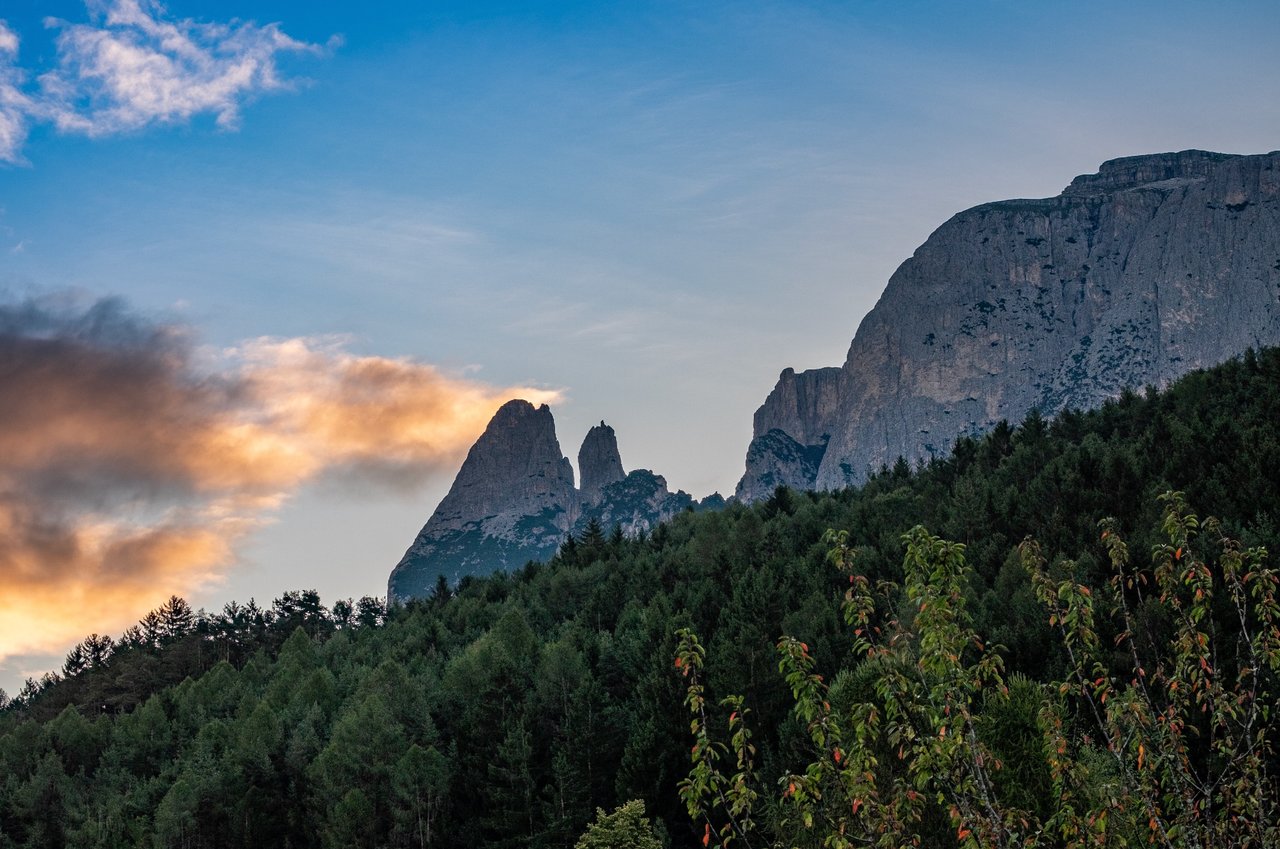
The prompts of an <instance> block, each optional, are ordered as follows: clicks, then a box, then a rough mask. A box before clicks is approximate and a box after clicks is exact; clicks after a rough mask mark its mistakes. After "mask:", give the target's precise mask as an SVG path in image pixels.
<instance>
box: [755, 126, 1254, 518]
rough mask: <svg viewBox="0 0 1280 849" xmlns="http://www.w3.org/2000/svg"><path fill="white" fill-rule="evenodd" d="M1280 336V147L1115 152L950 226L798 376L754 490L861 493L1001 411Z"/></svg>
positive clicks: (1149, 379) (1095, 400)
mask: <svg viewBox="0 0 1280 849" xmlns="http://www.w3.org/2000/svg"><path fill="white" fill-rule="evenodd" d="M1278 342H1280V152H1276V153H1269V154H1262V155H1256V156H1232V155H1226V154H1217V153H1206V152H1204V151H1184V152H1181V153H1168V154H1157V155H1153V156H1137V157H1128V158H1125V159H1117V160H1112V161H1110V162H1106V163H1104V164H1103V165H1102V167H1101V168H1100V169H1099V172H1098V173H1097V174H1092V175H1086V176H1083V177H1078V178H1076V179H1075V180H1074V181H1072V183H1071V185H1070V186H1068V187H1067V188H1066V189H1065V190H1064V191H1063V193H1062V194H1060V195H1058V196H1057V197H1053V198H1047V199H1042V200H1010V201H1000V202H997V203H989V204H985V205H983V206H978V207H975V208H973V209H970V210H967V211H965V212H961V213H960V214H958V215H956V216H955V217H953V218H952V219H951V220H950V221H948V222H946V223H945V224H943V225H942V226H941V227H939V228H938V230H937V231H935V232H934V233H933V235H931V236H930V237H929V239H928V240H927V241H926V242H925V243H924V244H923V245H922V246H921V247H920V248H919V249H918V250H917V251H916V253H915V255H914V256H912V257H911V258H910V259H908V260H907V261H906V262H904V263H903V264H902V265H901V266H900V267H899V268H898V270H897V271H896V272H895V273H894V275H893V276H892V277H891V278H890V280H889V283H888V286H887V287H886V288H885V291H884V294H883V295H882V296H881V298H880V301H879V303H877V304H876V306H875V308H874V309H873V310H872V311H871V312H870V313H868V314H867V316H866V318H865V319H864V320H863V322H862V325H861V326H860V327H859V328H858V331H857V333H856V335H855V336H854V339H853V343H852V344H851V345H850V348H849V354H848V357H847V359H846V360H845V364H844V366H843V367H842V368H840V369H839V370H835V369H817V370H813V371H806V372H801V373H799V374H796V373H794V372H792V371H791V370H790V369H788V370H787V371H785V372H783V374H782V377H781V379H780V380H779V382H778V386H777V388H775V389H774V391H773V393H771V394H770V396H769V399H768V400H766V402H765V404H764V405H763V406H762V407H761V408H760V410H759V412H757V414H756V420H755V438H754V439H753V440H752V444H751V447H750V448H749V449H748V456H747V470H746V474H745V475H744V477H743V479H742V483H740V484H739V487H738V495H739V497H740V498H742V499H744V500H752V499H754V498H760V497H763V496H764V495H767V494H768V493H769V492H771V491H772V489H773V486H776V485H777V484H778V483H785V484H787V485H789V486H795V487H800V488H810V487H817V488H824V489H829V488H838V487H842V486H847V485H849V484H854V483H857V482H859V481H861V480H863V479H864V478H865V477H866V475H867V473H868V471H869V470H872V469H875V468H878V467H879V466H880V465H881V464H884V463H888V464H892V463H893V462H894V460H895V459H896V458H897V457H898V456H903V457H906V458H907V459H909V460H915V459H917V458H928V457H930V456H933V455H943V454H946V453H947V452H948V451H949V450H950V448H951V446H952V444H953V443H954V441H955V439H956V438H957V437H959V436H961V435H964V434H977V433H981V432H983V431H985V430H987V429H988V428H990V427H992V426H994V425H995V424H996V423H997V422H999V421H1000V420H1001V419H1008V420H1010V421H1017V420H1020V419H1021V418H1022V417H1023V416H1024V415H1025V414H1026V413H1027V412H1029V411H1030V410H1032V409H1039V410H1040V411H1041V412H1044V413H1046V414H1053V413H1055V412H1057V411H1059V410H1061V409H1063V408H1064V407H1068V406H1070V407H1091V406H1095V405H1097V404H1099V403H1101V402H1102V401H1104V400H1105V399H1107V398H1111V397H1115V396H1116V395H1118V394H1119V393H1120V392H1121V391H1122V390H1123V389H1124V388H1125V387H1142V386H1144V385H1147V384H1155V385H1164V384H1166V383H1168V382H1169V381H1170V380H1172V379H1173V378H1175V377H1178V376H1180V375H1182V374H1184V373H1186V372H1188V371H1191V370H1193V369H1196V368H1200V367H1203V366H1208V365H1212V364H1215V363H1218V362H1221V361H1223V360H1225V359H1228V358H1230V357H1232V356H1234V355H1237V354H1239V353H1241V352H1242V351H1244V350H1245V349H1246V348H1248V347H1250V346H1254V347H1258V346H1262V345H1274V344H1277V343H1278ZM833 372H834V374H833ZM783 437H786V439H783ZM824 437H825V439H824ZM815 457H817V458H818V459H817V462H816V463H815V462H814V458H815ZM811 470H812V471H811ZM769 484H772V485H773V486H770V485H769Z"/></svg>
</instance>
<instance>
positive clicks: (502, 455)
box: [387, 401, 578, 598]
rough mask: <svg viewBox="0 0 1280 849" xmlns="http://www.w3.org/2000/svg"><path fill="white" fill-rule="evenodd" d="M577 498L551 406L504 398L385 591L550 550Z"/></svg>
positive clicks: (421, 586) (416, 587) (423, 589)
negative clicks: (561, 450) (535, 406)
mask: <svg viewBox="0 0 1280 849" xmlns="http://www.w3.org/2000/svg"><path fill="white" fill-rule="evenodd" d="M577 504H578V499H577V490H575V489H574V486H573V467H572V466H571V465H569V461H568V460H567V459H566V458H565V457H564V455H563V454H562V453H561V452H560V443H559V441H558V440H557V439H556V426H555V421H554V420H553V419H552V417H551V409H550V408H549V407H548V406H547V405H545V404H543V405H542V406H541V407H538V408H536V409H535V408H534V406H533V405H532V404H530V403H529V402H528V401H508V402H507V403H506V404H504V405H503V406H502V407H501V408H500V409H499V410H498V412H497V413H496V414H495V415H494V417H493V419H492V420H491V421H490V422H489V426H488V427H487V428H485V431H484V433H483V434H481V436H480V438H479V439H478V440H476V443H475V445H473V446H471V451H470V452H468V454H467V459H466V460H465V461H464V462H463V464H462V469H461V470H460V471H459V472H458V476H457V478H455V479H454V482H453V486H452V487H451V488H450V489H449V494H448V495H446V496H445V497H444V500H443V501H441V502H440V506H439V507H437V508H436V510H435V512H434V513H432V514H431V518H429V519H428V520H427V523H426V525H425V526H424V527H423V528H422V531H421V532H419V534H418V537H417V539H415V540H414V542H413V545H411V546H410V547H409V550H408V551H406V552H405V555H404V557H403V558H402V559H401V561H400V563H399V564H398V565H397V566H396V567H395V569H394V570H393V571H392V572H391V578H390V580H389V582H388V590H387V592H388V595H389V596H390V597H393V598H411V597H414V596H421V595H426V594H428V593H429V592H430V590H431V589H432V587H433V586H434V583H435V579H436V575H437V574H443V575H445V576H446V577H448V578H450V579H451V580H455V581H456V580H457V579H458V578H459V577H461V576H462V575H464V574H472V573H483V572H492V571H494V570H496V569H502V568H514V567H518V566H523V565H524V563H525V562H526V561H527V560H531V559H533V560H538V559H542V558H545V557H550V556H551V555H552V554H554V553H555V552H556V549H557V548H559V546H560V542H561V540H562V539H563V538H564V534H565V532H566V531H568V529H569V528H570V527H572V526H573V522H574V521H575V520H576V519H577Z"/></svg>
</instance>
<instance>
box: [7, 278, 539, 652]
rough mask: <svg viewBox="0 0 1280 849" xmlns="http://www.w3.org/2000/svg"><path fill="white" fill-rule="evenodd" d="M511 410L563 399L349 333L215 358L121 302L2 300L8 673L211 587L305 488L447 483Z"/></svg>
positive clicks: (270, 343) (268, 343)
mask: <svg viewBox="0 0 1280 849" xmlns="http://www.w3.org/2000/svg"><path fill="white" fill-rule="evenodd" d="M512 397H524V398H527V399H529V400H531V401H535V402H548V401H554V400H556V399H557V397H558V396H557V393H555V392H550V391H547V390H540V389H537V388H533V387H507V388H498V387H493V386H489V385H486V384H483V383H480V382H477V381H475V380H471V379H467V378H463V377H457V376H452V375H448V374H445V373H443V372H441V371H440V370H438V369H436V368H435V367H433V366H431V365H428V364H425V363H421V362H417V361H414V360H410V359H405V358H387V357H374V356H359V355H356V354H353V353H351V352H350V351H349V350H348V349H347V347H346V345H345V343H344V340H342V339H339V338H323V339H256V340H252V341H249V342H246V343H244V344H243V345H239V346H236V347H234V348H231V349H227V350H221V351H209V350H204V349H201V348H199V347H197V346H196V345H195V344H194V337H193V333H192V331H191V329H190V328H187V327H183V326H176V325H166V324H157V323H152V322H148V321H146V320H143V319H141V318H139V317H137V316H136V315H133V314H132V313H130V312H129V311H128V309H127V308H126V307H125V305H124V304H123V303H121V302H120V301H117V300H103V301H98V302H96V303H92V304H84V303H82V302H79V301H77V300H76V299H74V298H70V297H66V296H61V297H54V298H44V299H40V300H26V301H22V302H18V303H10V304H7V305H0V660H3V659H4V658H5V657H7V656H14V655H19V654H30V653H34V652H41V651H50V650H56V649H57V648H58V647H60V646H64V645H66V644H68V643H70V642H72V641H74V640H75V639H78V638H79V637H82V636H83V635H84V634H85V633H87V632H88V631H90V630H95V629H96V630H99V631H110V630H118V629H119V628H121V627H123V626H124V625H126V624H128V623H129V622H131V621H133V620H135V619H136V618H137V617H138V615H139V614H140V613H142V612H145V611H146V610H147V609H150V608H151V607H154V606H156V605H157V604H158V603H160V602H162V601H163V600H164V599H165V598H167V597H168V596H169V595H170V594H174V593H177V594H189V593H191V592H192V591H194V590H196V589H198V588H200V587H201V586H204V585H206V584H208V583H209V582H211V581H216V580H217V579H218V578H219V577H220V576H221V575H222V574H224V573H225V571H226V570H227V569H228V568H229V567H231V566H232V565H233V564H234V562H235V559H236V548H237V545H238V544H239V543H240V542H241V541H243V540H244V538H245V537H246V535H247V534H249V533H251V532H252V531H253V530H254V529H255V528H258V527H260V526H261V525H262V524H263V523H265V522H267V521H270V518H271V512H272V510H273V509H274V508H275V507H278V506H279V505H280V504H281V503H283V502H284V501H285V500H287V499H288V497H289V496H290V495H291V494H292V493H294V492H295V491H297V489H298V487H300V486H302V485H304V484H306V483H307V482H309V481H313V480H315V479H317V478H319V477H321V476H325V475H342V476H355V477H358V478H360V479H362V480H365V481H368V482H372V483H373V484H377V485H384V486H391V487H396V488H404V487H411V486H415V485H418V484H421V483H423V482H424V481H426V480H427V479H429V478H430V477H431V476H432V475H434V474H438V473H441V472H444V471H447V470H448V469H450V468H451V467H452V466H454V465H455V464H456V463H457V462H458V460H459V458H460V457H461V456H462V454H463V453H464V452H465V451H466V449H467V448H468V446H469V445H470V444H471V443H472V442H473V441H474V439H475V438H476V436H477V435H478V434H479V433H480V432H481V431H482V430H483V428H484V425H485V423H486V422H487V421H488V419H489V418H490V417H491V416H492V414H493V412H494V410H495V409H496V408H497V407H498V406H500V405H501V404H502V403H503V402H504V401H506V400H508V399H509V398H512Z"/></svg>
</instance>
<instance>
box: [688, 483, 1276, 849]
mask: <svg viewBox="0 0 1280 849" xmlns="http://www.w3.org/2000/svg"><path fill="white" fill-rule="evenodd" d="M1160 501H1161V502H1163V504H1164V518H1163V521H1162V522H1161V531H1162V533H1163V534H1164V535H1165V537H1166V540H1167V541H1165V542H1161V543H1158V544H1156V545H1155V546H1154V547H1153V549H1152V561H1153V564H1154V565H1153V568H1152V569H1151V570H1144V569H1134V568H1132V567H1131V565H1130V562H1129V553H1128V546H1127V545H1126V544H1125V543H1124V542H1123V540H1121V539H1120V537H1119V535H1118V533H1117V531H1116V529H1115V522H1114V520H1111V519H1107V520H1104V521H1103V522H1102V523H1101V526H1102V529H1103V530H1102V542H1103V543H1104V544H1105V545H1106V547H1107V550H1108V551H1109V553H1110V559H1111V563H1112V567H1113V570H1114V573H1113V579H1112V581H1111V583H1110V585H1109V588H1108V589H1109V590H1110V592H1111V594H1112V598H1111V599H1109V607H1110V608H1111V610H1112V611H1113V612H1114V614H1115V616H1116V618H1117V619H1118V620H1119V622H1120V624H1121V630H1120V631H1119V633H1118V634H1117V635H1116V637H1115V639H1114V644H1115V645H1116V646H1118V647H1121V648H1122V650H1123V654H1122V655H1121V657H1119V658H1117V657H1115V656H1112V655H1110V654H1108V653H1107V652H1105V651H1104V650H1103V642H1102V640H1101V639H1100V637H1099V631H1098V618H1099V617H1098V616H1097V607H1096V604H1097V603H1096V602H1095V595H1096V594H1095V591H1094V589H1093V588H1090V587H1089V586H1087V585H1085V584H1083V583H1080V582H1079V581H1078V580H1077V579H1076V577H1075V573H1076V572H1077V569H1076V566H1075V564H1073V563H1070V562H1063V563H1061V564H1058V566H1057V567H1056V568H1054V569H1050V568H1049V567H1048V566H1047V565H1046V563H1045V562H1044V560H1043V558H1042V557H1041V555H1040V548H1039V546H1038V545H1037V544H1036V543H1035V542H1034V541H1032V540H1030V539H1028V540H1026V541H1024V543H1023V544H1022V546H1021V552H1022V558H1023V561H1024V564H1025V566H1026V568H1027V570H1028V572H1029V573H1030V576H1031V579H1032V582H1033V585H1034V587H1035V589H1036V593H1037V596H1038V597H1039V598H1040V600H1041V601H1042V602H1043V604H1044V605H1045V607H1046V609H1047V612H1048V618H1049V621H1050V623H1051V624H1052V625H1053V626H1055V627H1057V628H1058V629H1059V633H1060V634H1061V637H1062V640H1063V644H1064V646H1065V648H1066V651H1067V654H1068V656H1069V658H1070V668H1069V677H1068V678H1067V680H1065V681H1061V682H1056V681H1055V682H1050V683H1049V684H1048V685H1041V684H1036V683H1034V682H1032V681H1030V680H1028V679H1026V678H1025V677H1022V676H1019V677H1016V678H1014V679H1013V681H1012V687H1010V686H1007V685H1006V684H1005V682H1004V680H1003V678H1002V674H1001V671H1002V663H1001V660H1000V657H999V654H998V651H999V649H998V648H996V647H988V646H986V645H984V644H983V642H982V641H981V639H980V638H979V636H978V634H977V632H976V631H974V630H973V629H972V626H971V620H970V618H969V615H968V613H967V609H966V608H967V603H966V595H967V591H968V569H967V567H966V566H965V562H964V557H963V552H964V546H962V545H959V544H957V543H952V542H947V541H945V540H942V539H939V538H937V537H934V536H932V535H930V534H929V533H928V532H926V531H925V530H924V529H923V528H921V527H916V528H914V529H912V530H911V531H910V532H908V533H907V534H906V535H905V537H904V542H905V543H906V556H905V558H904V562H903V575H904V580H903V583H902V585H901V587H899V586H897V585H895V584H893V583H890V582H882V583H881V585H880V587H879V595H880V596H881V598H880V599H877V598H875V597H874V595H873V593H872V591H871V589H870V585H869V582H868V581H867V579H866V577H865V576H864V575H861V574H859V573H858V572H857V571H856V568H855V556H854V552H853V551H852V550H851V549H850V547H849V545H848V535H847V534H846V533H843V532H842V533H839V534H837V533H834V532H831V531H828V533H827V536H826V538H825V540H826V542H828V544H831V545H832V548H831V550H830V559H831V560H832V561H833V562H834V563H835V564H836V565H837V566H838V567H840V569H841V571H842V572H844V573H846V574H847V575H848V580H849V588H848V589H847V590H846V593H845V599H844V603H843V610H844V615H845V621H846V623H847V624H848V625H849V626H850V627H851V628H852V629H853V634H854V638H855V639H854V654H855V657H860V658H862V659H861V660H860V661H859V665H858V667H855V670H854V671H855V672H856V671H859V670H861V671H865V672H866V673H867V674H866V676H865V680H866V681H868V682H870V683H871V686H870V687H866V686H862V687H858V686H856V685H854V684H853V680H854V679H852V678H851V677H849V672H848V671H846V672H844V673H842V675H841V678H839V679H837V680H838V682H840V684H841V686H840V688H839V689H840V692H839V697H838V698H837V697H836V696H835V695H834V694H833V693H832V691H831V689H829V688H828V686H827V684H826V683H825V682H824V679H823V677H822V675H820V674H817V673H816V672H815V671H814V667H815V659H814V657H813V655H812V654H811V652H810V649H809V646H808V645H807V644H806V643H804V642H802V641H800V640H798V639H796V638H794V637H783V638H782V640H781V641H780V642H779V643H778V651H779V654H780V656H781V661H780V663H779V669H780V671H781V672H782V673H783V675H784V677H785V679H786V681H787V684H788V686H789V687H790V689H791V692H792V696H793V698H794V700H795V704H794V709H793V710H794V715H795V717H796V719H797V720H798V721H799V722H800V723H801V724H802V726H803V727H804V729H805V731H806V733H807V734H808V736H809V740H810V743H811V748H810V759H809V761H808V763H807V764H806V766H805V767H804V769H803V770H802V771H799V772H790V773H787V774H784V775H783V776H782V778H781V779H780V784H781V785H782V787H783V789H782V791H781V793H780V795H779V801H781V802H782V803H783V805H784V808H783V810H782V813H781V816H780V817H778V818H777V819H776V820H775V821H774V822H772V823H770V825H771V826H772V833H771V834H770V835H768V836H765V837H764V838H763V839H764V841H765V842H766V843H768V844H769V845H773V844H776V843H779V842H782V841H787V842H791V843H792V844H793V845H794V844H796V843H799V844H812V845H820V846H824V847H834V848H835V849H849V847H854V846H860V845H867V844H874V845H877V846H898V845H903V844H909V845H913V846H925V845H940V844H942V845H947V844H951V843H953V842H954V843H955V844H958V845H959V846H962V847H965V849H977V847H1034V846H1046V847H1047V846H1065V847H1068V848H1069V849H1072V848H1073V847H1086V846H1128V845H1132V844H1134V843H1136V842H1146V843H1150V844H1155V845H1160V846H1166V847H1169V849H1175V848H1176V847H1186V846H1196V847H1210V846H1223V847H1265V846H1274V845H1276V844H1277V841H1280V780H1278V779H1277V777H1276V776H1275V774H1274V758H1275V753H1276V751H1277V749H1276V746H1277V743H1278V742H1280V739H1278V738H1280V723H1278V722H1277V720H1276V719H1275V718H1273V717H1272V715H1271V708H1272V706H1274V705H1275V704H1276V703H1277V702H1278V701H1280V680H1278V679H1277V673H1278V672H1280V602H1278V601H1277V591H1278V589H1280V573H1277V572H1276V570H1273V569H1271V568H1269V567H1268V566H1267V565H1266V559H1267V556H1266V551H1265V550H1263V549H1261V548H1249V549H1244V548H1243V547H1242V546H1241V545H1240V544H1239V543H1238V542H1237V541H1235V540H1233V539H1230V538H1228V537H1225V536H1221V535H1220V528H1221V523H1220V522H1219V521H1218V520H1216V519H1207V520H1205V522H1204V523H1203V525H1202V524H1201V523H1200V522H1199V520H1198V519H1197V517H1196V516H1195V515H1194V514H1193V513H1191V512H1190V510H1189V509H1188V507H1187V505H1186V502H1185V499H1184V497H1183V495H1182V493H1180V492H1176V491H1171V492H1167V493H1165V494H1164V495H1162V496H1161V498H1160ZM1201 530H1212V531H1214V532H1216V533H1218V534H1219V535H1218V536H1217V538H1216V539H1214V540H1212V541H1211V542H1208V543H1206V542H1204V541H1201V540H1199V539H1198V536H1199V532H1200V531H1201ZM1206 549H1213V550H1214V551H1216V553H1217V557H1216V561H1217V562H1216V563H1213V562H1211V560H1209V559H1207V558H1205V557H1203V556H1202V554H1201V552H1202V551H1204V550H1206ZM1148 594H1150V595H1152V596H1154V603H1155V606H1156V611H1157V612H1158V613H1160V614H1163V615H1165V616H1167V617H1168V618H1169V619H1170V620H1171V626H1172V631H1173V637H1172V639H1171V640H1169V641H1168V642H1166V643H1163V644H1161V643H1159V642H1157V641H1153V640H1144V639H1142V638H1141V637H1140V635H1138V634H1137V633H1135V627H1136V617H1135V615H1134V605H1135V604H1141V603H1142V601H1143V599H1144V596H1145V595H1148ZM1215 594H1216V595H1219V596H1225V598H1217V599H1215ZM882 609H885V610H887V611H889V612H888V614H887V615H886V616H884V617H883V618H884V624H883V626H881V625H879V624H877V621H878V619H880V618H882V617H880V616H878V613H879V611H881V610H882ZM678 637H679V645H678V648H677V651H676V654H675V658H676V666H677V668H678V669H679V671H680V673H681V674H682V675H683V676H684V677H685V678H686V679H687V681H688V684H687V689H686V692H687V696H686V705H687V706H688V708H689V711H690V713H691V715H692V716H693V720H692V724H691V730H692V732H693V739H694V746H693V750H692V755H691V760H692V764H693V766H692V769H691V770H690V772H689V777H688V778H687V779H685V781H684V782H682V784H681V790H682V794H683V796H684V798H685V801H686V804H687V807H688V810H689V813H690V815H691V817H693V819H694V820H695V821H701V820H704V819H705V820H706V821H707V822H706V825H704V829H705V838H704V844H705V843H709V842H710V840H711V839H712V838H713V837H714V838H716V839H717V841H718V842H719V843H720V844H721V845H725V846H727V845H729V843H730V842H732V841H733V840H741V841H743V842H746V843H748V844H749V843H750V841H751V839H752V838H753V837H755V835H752V833H751V832H752V831H753V827H754V825H755V823H754V821H753V816H754V815H755V807H756V805H755V803H756V800H757V798H758V797H757V795H756V794H755V793H753V792H752V791H751V790H750V789H749V788H750V785H751V783H752V781H753V771H752V764H751V758H750V757H749V754H747V753H742V754H740V755H739V757H738V759H737V763H736V764H735V765H734V766H732V767H730V768H728V769H722V768H721V766H720V765H719V764H718V762H719V761H721V760H723V756H724V754H725V753H726V752H727V751H728V749H729V746H726V745H725V744H723V743H720V742H718V741H717V740H715V739H714V738H713V737H712V735H711V734H710V733H709V732H708V727H709V722H710V720H709V719H708V715H707V710H706V699H705V695H704V688H703V686H702V684H701V678H702V674H703V670H704V666H705V654H704V652H703V651H702V648H701V646H700V645H699V643H698V640H697V638H696V636H695V635H694V634H693V632H692V631H690V630H689V629H681V630H680V631H679V632H678ZM833 699H834V702H835V706H834V707H833V703H832V702H833ZM723 705H724V706H725V707H727V708H730V709H731V710H732V713H731V714H730V717H729V723H728V725H729V733H730V735H732V739H733V742H732V743H731V744H729V745H730V746H732V747H734V749H735V750H737V751H739V752H742V749H741V748H740V746H741V743H740V742H739V741H740V740H743V739H748V738H747V735H746V732H745V730H742V729H740V728H739V727H738V726H737V725H736V724H735V722H736V720H737V718H738V717H740V716H741V714H742V712H743V710H744V709H743V705H742V700H741V699H740V698H738V697H733V696H730V697H726V698H725V699H724V701H723ZM752 753H753V752H752ZM941 811H945V813H946V817H947V819H948V820H949V823H950V827H951V829H953V830H954V836H951V835H950V834H947V833H945V832H941V831H940V830H939V829H938V827H937V825H936V823H937V821H938V819H939V817H938V814H939V813H940V812H941ZM717 814H719V815H721V816H723V817H725V818H726V819H727V821H728V823H729V826H727V827H723V828H720V829H718V830H717V829H716V828H715V826H714V824H713V822H714V819H715V817H716V815H717ZM797 834H799V835H801V836H800V837H799V838H797V837H796V835H797Z"/></svg>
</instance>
